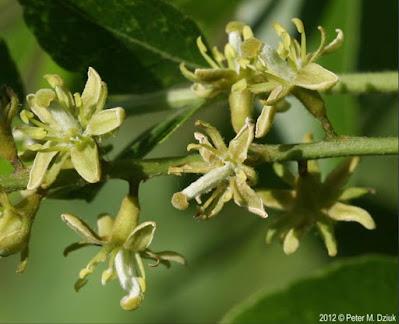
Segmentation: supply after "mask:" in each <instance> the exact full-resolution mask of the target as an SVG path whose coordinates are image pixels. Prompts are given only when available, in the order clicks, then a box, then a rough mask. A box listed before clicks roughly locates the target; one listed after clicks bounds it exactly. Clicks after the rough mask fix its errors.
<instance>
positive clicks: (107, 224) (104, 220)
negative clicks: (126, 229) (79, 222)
mask: <svg viewBox="0 0 399 324" xmlns="http://www.w3.org/2000/svg"><path fill="white" fill-rule="evenodd" d="M113 225H114V219H113V218H112V216H111V215H108V214H101V215H99V216H98V218H97V231H98V236H99V237H101V238H102V239H104V238H109V237H110V236H111V233H112V227H113Z"/></svg>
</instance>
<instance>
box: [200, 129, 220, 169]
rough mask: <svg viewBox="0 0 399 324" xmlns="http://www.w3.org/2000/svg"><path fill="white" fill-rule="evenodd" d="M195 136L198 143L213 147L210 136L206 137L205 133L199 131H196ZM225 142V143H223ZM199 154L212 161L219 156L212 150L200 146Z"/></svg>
mask: <svg viewBox="0 0 399 324" xmlns="http://www.w3.org/2000/svg"><path fill="white" fill-rule="evenodd" d="M194 138H195V139H196V140H197V141H198V143H200V144H201V145H205V146H208V147H212V144H211V143H210V142H209V140H208V137H206V136H205V135H204V134H202V133H199V132H195V133H194ZM223 144H224V143H223ZM198 151H199V154H200V155H201V157H202V159H203V160H204V161H206V162H211V161H213V160H214V159H215V158H217V156H216V155H215V154H213V153H212V152H211V151H210V150H208V149H205V148H200V149H199V150H198Z"/></svg>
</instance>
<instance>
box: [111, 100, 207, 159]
mask: <svg viewBox="0 0 399 324" xmlns="http://www.w3.org/2000/svg"><path fill="white" fill-rule="evenodd" d="M202 104H203V102H198V103H197V104H196V105H195V106H194V107H191V108H186V109H182V110H181V111H179V112H178V113H176V114H174V115H172V116H171V117H169V118H168V119H166V120H165V121H163V122H161V123H159V124H156V125H155V126H153V127H151V128H149V129H147V130H145V131H144V132H143V133H141V134H140V135H139V136H138V137H137V138H135V139H134V140H133V141H132V142H131V143H130V144H129V145H128V146H127V147H126V149H125V150H123V151H122V152H121V153H120V154H119V155H118V158H122V159H123V158H128V157H129V158H140V157H143V156H145V155H146V154H147V153H149V152H150V151H151V150H152V149H153V148H154V147H155V146H156V145H158V144H160V143H162V142H164V141H165V140H166V139H167V138H168V137H169V136H170V135H172V134H173V133H174V131H175V130H177V129H178V128H179V127H180V126H181V125H183V124H184V123H185V122H186V121H187V120H188V119H189V118H190V117H191V116H192V115H194V114H195V112H196V111H197V110H198V109H199V108H200V107H201V106H202Z"/></svg>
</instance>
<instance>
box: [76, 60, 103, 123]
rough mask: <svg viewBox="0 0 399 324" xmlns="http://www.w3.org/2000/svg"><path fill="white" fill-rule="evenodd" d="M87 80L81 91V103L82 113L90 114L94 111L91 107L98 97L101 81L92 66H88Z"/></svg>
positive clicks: (94, 104)
mask: <svg viewBox="0 0 399 324" xmlns="http://www.w3.org/2000/svg"><path fill="white" fill-rule="evenodd" d="M87 76H88V78H87V82H86V85H85V88H84V90H83V92H82V97H81V98H82V104H83V109H84V110H85V111H84V115H85V116H87V117H88V116H90V114H91V113H92V112H94V110H93V107H95V106H96V105H97V103H98V101H99V99H100V96H101V91H102V81H101V77H100V76H99V75H98V73H97V71H96V70H94V69H93V68H92V67H89V70H88V73H87Z"/></svg>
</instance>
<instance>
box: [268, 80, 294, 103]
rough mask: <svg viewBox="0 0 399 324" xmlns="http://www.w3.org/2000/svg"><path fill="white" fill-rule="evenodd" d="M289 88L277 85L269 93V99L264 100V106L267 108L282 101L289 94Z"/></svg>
mask: <svg viewBox="0 0 399 324" xmlns="http://www.w3.org/2000/svg"><path fill="white" fill-rule="evenodd" d="M290 90H291V88H290V87H288V86H282V85H278V86H276V87H275V88H274V89H273V90H272V92H270V95H269V97H268V98H267V100H266V104H267V105H269V106H274V105H275V104H276V103H277V102H278V101H280V100H281V99H283V98H284V97H285V96H286V95H288V93H289V92H290Z"/></svg>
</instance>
